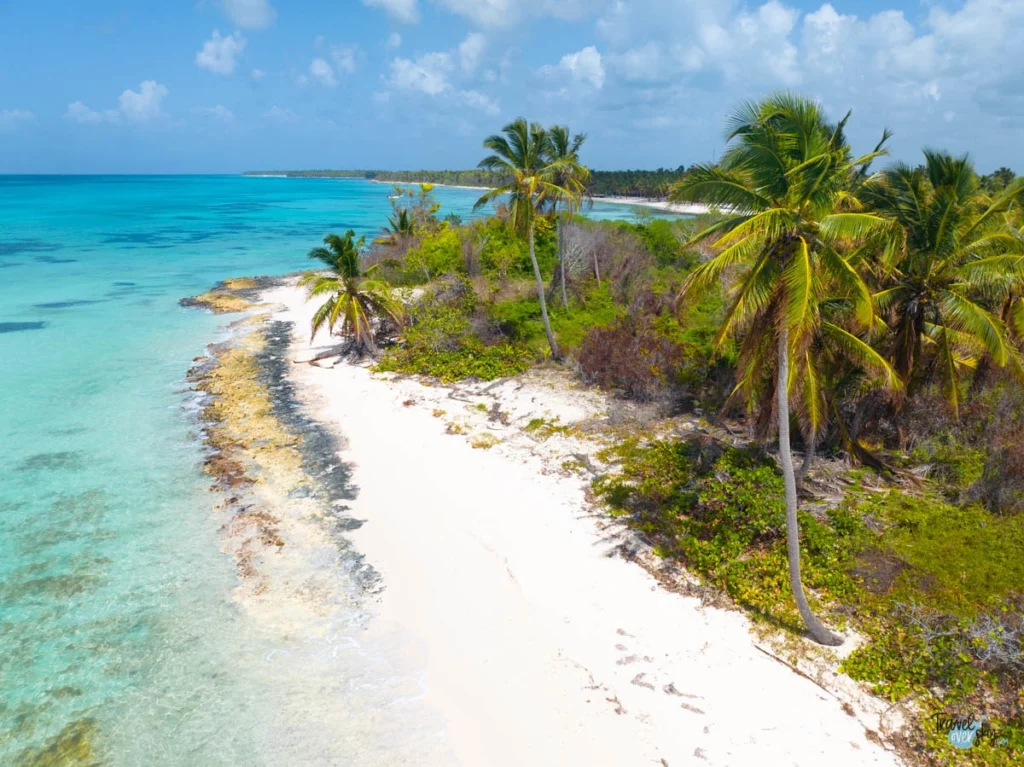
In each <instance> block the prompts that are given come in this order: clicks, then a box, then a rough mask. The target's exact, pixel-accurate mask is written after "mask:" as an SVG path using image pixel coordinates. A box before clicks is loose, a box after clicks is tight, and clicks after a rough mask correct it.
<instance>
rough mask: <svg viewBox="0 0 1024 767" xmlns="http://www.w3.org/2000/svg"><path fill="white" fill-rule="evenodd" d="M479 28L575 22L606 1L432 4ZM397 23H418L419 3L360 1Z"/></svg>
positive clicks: (449, 0) (439, 0) (444, 0)
mask: <svg viewBox="0 0 1024 767" xmlns="http://www.w3.org/2000/svg"><path fill="white" fill-rule="evenodd" d="M433 2H434V3H435V4H436V5H440V6H442V7H444V8H445V9H447V10H448V11H450V12H451V13H454V14H455V15H457V16H462V17H463V18H465V19H468V20H469V22H470V23H472V24H474V25H476V26H478V27H508V26H513V25H515V24H518V23H519V22H521V21H523V20H524V19H526V18H528V17H531V16H535V17H545V16H547V17H553V18H559V19H567V20H576V19H581V18H584V17H585V16H587V15H588V14H590V13H591V12H596V11H598V10H601V9H602V8H604V6H605V4H606V0H433ZM363 4H364V5H369V6H371V7H374V8H380V9H382V10H384V11H385V12H387V14H388V15H389V16H391V17H392V18H393V19H396V20H397V21H401V22H403V23H406V24H415V23H416V22H418V21H419V19H420V12H419V2H418V0H363Z"/></svg>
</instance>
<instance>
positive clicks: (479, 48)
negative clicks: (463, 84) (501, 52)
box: [459, 32, 487, 75]
mask: <svg viewBox="0 0 1024 767" xmlns="http://www.w3.org/2000/svg"><path fill="white" fill-rule="evenodd" d="M486 47H487V38H486V37H484V36H483V35H482V34H480V33H479V32H470V33H469V34H468V35H466V39H465V40H463V41H462V42H461V43H459V66H460V67H462V71H463V72H464V73H465V74H467V75H471V74H473V72H475V71H476V68H477V66H478V65H479V64H480V59H481V57H482V56H483V55H484V49H485V48H486Z"/></svg>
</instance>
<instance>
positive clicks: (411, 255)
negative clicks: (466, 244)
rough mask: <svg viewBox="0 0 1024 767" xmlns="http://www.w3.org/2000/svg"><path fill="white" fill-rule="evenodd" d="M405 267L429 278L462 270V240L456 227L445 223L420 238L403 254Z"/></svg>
mask: <svg viewBox="0 0 1024 767" xmlns="http://www.w3.org/2000/svg"><path fill="white" fill-rule="evenodd" d="M405 267H406V269H407V270H409V271H412V272H413V273H415V274H421V275H422V276H423V278H424V279H426V280H430V279H433V278H435V277H440V276H441V275H445V274H454V273H456V272H459V271H461V270H462V267H463V264H462V240H461V239H460V238H459V232H458V230H457V229H455V228H453V227H451V226H449V225H448V224H447V223H444V224H442V226H441V227H440V228H439V229H438V230H437V231H435V232H431V233H429V234H427V235H426V236H424V237H423V239H422V240H420V243H419V245H417V246H416V247H415V248H410V249H409V250H408V251H407V252H406V254H405Z"/></svg>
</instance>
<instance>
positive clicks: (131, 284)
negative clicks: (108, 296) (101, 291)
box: [110, 282, 139, 288]
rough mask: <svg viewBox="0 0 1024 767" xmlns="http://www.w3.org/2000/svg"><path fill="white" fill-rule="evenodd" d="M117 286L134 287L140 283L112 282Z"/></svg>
mask: <svg viewBox="0 0 1024 767" xmlns="http://www.w3.org/2000/svg"><path fill="white" fill-rule="evenodd" d="M110 284H111V285H113V286H114V287H115V288H134V287H135V286H136V285H138V284H139V283H137V282H112V283H110Z"/></svg>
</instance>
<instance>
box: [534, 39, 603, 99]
mask: <svg viewBox="0 0 1024 767" xmlns="http://www.w3.org/2000/svg"><path fill="white" fill-rule="evenodd" d="M559 71H561V72H562V73H564V74H568V75H569V76H570V77H571V78H572V79H573V80H575V81H577V82H582V83H588V84H590V85H592V86H593V87H594V88H598V89H600V88H602V87H604V78H605V72H604V65H603V64H602V63H601V54H600V53H598V51H597V48H595V47H594V46H593V45H588V46H587V47H586V48H584V49H583V50H581V51H577V52H576V53H567V54H566V55H564V56H562V60H561V61H560V62H559V64H558V66H557V67H551V66H546V67H544V68H543V69H542V70H541V72H542V73H543V74H545V75H548V76H549V77H552V76H557V75H558V74H559Z"/></svg>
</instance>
